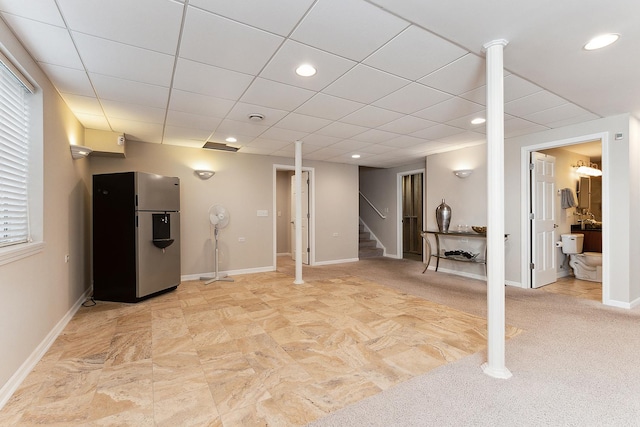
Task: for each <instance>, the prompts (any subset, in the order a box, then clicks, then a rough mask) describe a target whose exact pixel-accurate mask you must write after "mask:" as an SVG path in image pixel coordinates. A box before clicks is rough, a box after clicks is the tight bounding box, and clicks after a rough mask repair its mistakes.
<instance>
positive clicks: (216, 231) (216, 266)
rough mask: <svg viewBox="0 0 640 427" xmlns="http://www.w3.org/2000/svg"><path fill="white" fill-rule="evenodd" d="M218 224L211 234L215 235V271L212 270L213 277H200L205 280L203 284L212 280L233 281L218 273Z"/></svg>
mask: <svg viewBox="0 0 640 427" xmlns="http://www.w3.org/2000/svg"><path fill="white" fill-rule="evenodd" d="M218 231H219V230H218V225H217V224H216V225H215V228H214V231H213V235H214V237H215V239H214V240H215V249H214V252H215V257H216V260H215V261H216V262H215V264H216V265H215V271H214V273H215V274H214V276H213V277H201V278H200V280H206V282H204V284H205V285H208V284H211V283H213V282H233V279H232V278H231V277H228V276H227V275H226V274H225V275H222V276H221V275H220V273H218Z"/></svg>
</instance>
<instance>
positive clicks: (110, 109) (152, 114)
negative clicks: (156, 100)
mask: <svg viewBox="0 0 640 427" xmlns="http://www.w3.org/2000/svg"><path fill="white" fill-rule="evenodd" d="M102 108H103V109H104V113H105V114H106V116H107V118H108V119H109V121H111V120H112V119H127V120H128V119H130V118H131V117H135V118H136V121H139V122H145V123H158V124H163V123H164V117H165V111H166V110H165V109H164V107H163V108H154V107H147V106H145V105H138V104H129V103H126V102H118V101H109V100H106V99H103V100H102Z"/></svg>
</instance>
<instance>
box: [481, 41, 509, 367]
mask: <svg viewBox="0 0 640 427" xmlns="http://www.w3.org/2000/svg"><path fill="white" fill-rule="evenodd" d="M507 43H508V42H507V41H506V40H503V39H500V40H493V41H491V42H489V43H487V44H485V45H484V46H483V47H484V49H485V50H486V53H487V59H486V62H487V196H488V202H487V362H486V363H484V364H483V365H482V370H483V371H484V373H485V374H487V375H489V376H491V377H494V378H505V379H506V378H509V377H511V372H510V371H509V370H508V369H507V367H506V366H505V292H504V286H505V285H504V269H505V261H504V259H505V257H504V74H503V73H504V66H503V51H504V47H505V46H506V45H507Z"/></svg>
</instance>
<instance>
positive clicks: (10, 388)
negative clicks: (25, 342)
mask: <svg viewBox="0 0 640 427" xmlns="http://www.w3.org/2000/svg"><path fill="white" fill-rule="evenodd" d="M92 292H93V287H91V288H89V289H87V290H86V291H85V292H84V293H83V294H82V296H80V298H79V299H78V300H77V301H76V302H75V304H73V306H72V307H71V308H70V309H69V311H67V313H66V314H65V315H64V316H63V317H62V319H60V321H59V322H58V323H57V324H56V325H55V326H54V327H53V329H51V331H49V333H48V334H47V336H46V337H45V338H44V339H43V340H42V342H40V344H38V346H37V347H36V348H35V350H33V352H32V353H31V354H30V355H29V357H28V358H27V360H25V361H24V363H22V365H21V366H20V367H19V368H18V370H17V371H16V372H15V373H14V374H13V375H12V376H11V378H9V381H7V382H6V383H5V384H4V385H3V386H2V388H1V389H0V409H2V408H3V407H4V405H5V404H6V403H7V402H8V401H9V399H10V398H11V396H12V395H13V393H15V391H16V390H17V389H18V387H20V384H22V382H23V381H24V380H25V378H27V375H29V373H31V371H32V370H33V368H35V366H36V365H37V364H38V362H39V361H40V359H42V356H44V355H45V353H46V352H47V350H49V348H50V347H51V345H52V344H53V343H54V341H55V340H56V338H58V335H60V333H62V331H63V330H64V328H65V327H66V326H67V324H68V323H69V321H70V320H71V319H72V318H73V316H74V315H75V314H76V312H77V311H78V310H79V309H80V307H81V306H82V304H83V303H84V302H85V301H86V300H87V298H88V297H89V296H90V295H91V293H92Z"/></svg>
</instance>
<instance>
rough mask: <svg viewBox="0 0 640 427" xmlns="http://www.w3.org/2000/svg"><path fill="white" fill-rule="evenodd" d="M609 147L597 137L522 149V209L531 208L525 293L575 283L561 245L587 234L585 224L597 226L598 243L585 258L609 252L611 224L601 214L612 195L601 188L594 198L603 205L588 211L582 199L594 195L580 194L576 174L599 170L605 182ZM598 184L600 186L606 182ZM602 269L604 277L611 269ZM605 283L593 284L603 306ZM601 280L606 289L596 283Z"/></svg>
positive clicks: (525, 231) (525, 247)
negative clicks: (591, 167)
mask: <svg viewBox="0 0 640 427" xmlns="http://www.w3.org/2000/svg"><path fill="white" fill-rule="evenodd" d="M606 143H607V135H606V134H597V135H588V136H585V137H579V138H572V139H567V140H561V141H554V142H548V143H544V144H538V145H536V146H529V147H523V149H522V150H523V151H522V161H523V164H522V171H523V174H522V178H523V186H526V190H525V191H524V192H523V193H524V194H523V196H522V198H523V201H522V205H523V206H528V210H527V212H526V215H525V216H526V217H527V218H526V219H524V220H526V222H527V224H526V226H524V224H523V228H522V231H523V235H522V249H523V252H522V253H523V254H527V256H526V257H523V261H524V262H523V266H522V268H523V270H522V271H523V281H522V283H523V285H524V287H528V288H537V287H541V286H546V285H549V284H555V283H556V281H557V279H560V278H562V279H563V282H566V281H567V280H568V279H573V278H574V271H575V270H576V267H575V265H573V264H572V265H570V263H569V261H570V257H569V256H568V255H567V254H565V253H564V251H563V250H562V248H561V247H559V244H558V242H561V241H562V236H563V235H568V234H586V233H587V232H585V231H583V229H582V228H583V227H584V224H585V223H586V222H583V220H584V219H585V218H590V220H589V227H590V228H591V226H593V234H594V236H592V239H594V240H597V245H596V242H593V243H594V245H595V246H585V249H583V252H588V251H594V252H595V251H598V252H600V253H602V252H604V251H603V250H602V248H604V247H607V245H606V244H603V243H604V242H605V240H606V239H607V238H608V234H607V233H606V229H607V226H606V218H603V211H606V210H605V209H603V208H602V207H603V205H607V204H608V195H607V194H606V191H605V190H603V189H604V188H605V187H603V186H600V187H599V188H602V190H600V191H599V192H598V194H596V195H594V197H597V198H598V200H593V202H592V203H591V204H590V205H589V204H586V205H585V204H584V203H585V202H584V200H582V201H581V200H580V196H581V193H582V196H583V199H584V197H585V196H586V195H587V193H588V192H589V190H587V189H586V188H585V187H584V184H582V185H583V188H582V192H581V188H580V183H581V182H582V183H583V182H584V180H583V179H582V178H583V177H582V176H581V175H580V174H579V173H577V171H576V170H577V166H578V165H579V164H583V163H587V164H597V165H598V167H599V169H600V170H602V171H603V172H604V179H605V180H606V174H607V169H606V158H605V157H606V147H605V144H606ZM547 160H549V161H547ZM532 165H533V166H532ZM532 168H533V170H532ZM547 172H548V174H547ZM545 175H550V176H547V177H545ZM598 181H599V182H598V184H600V182H601V181H600V180H598ZM598 184H596V185H598ZM523 190H524V188H523ZM567 196H569V197H570V200H568V199H567ZM592 211H597V212H598V221H596V220H595V219H593V220H592V219H591V218H595V213H594V212H592ZM596 225H597V227H596ZM596 229H597V231H596ZM596 234H597V236H596ZM550 236H551V237H550ZM596 238H597V239H596ZM601 256H602V255H601ZM604 258H606V257H604ZM525 263H526V264H525ZM599 268H600V269H601V271H602V270H605V269H608V266H607V265H606V263H604V262H603V263H602V266H601V267H599ZM606 278H607V275H606V274H601V273H600V276H599V278H597V279H596V278H595V277H593V278H592V279H589V280H590V281H592V282H593V283H591V285H593V284H598V285H599V286H600V287H601V300H602V301H604V300H605V296H606V295H608V286H609V284H608V281H607V279H606ZM575 279H576V281H580V280H582V279H583V277H582V275H581V274H580V275H578V276H577V277H575ZM598 280H600V281H601V284H600V283H595V282H597V281H598ZM587 285H589V284H588V283H587ZM591 285H590V286H591ZM553 286H556V285H553Z"/></svg>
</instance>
